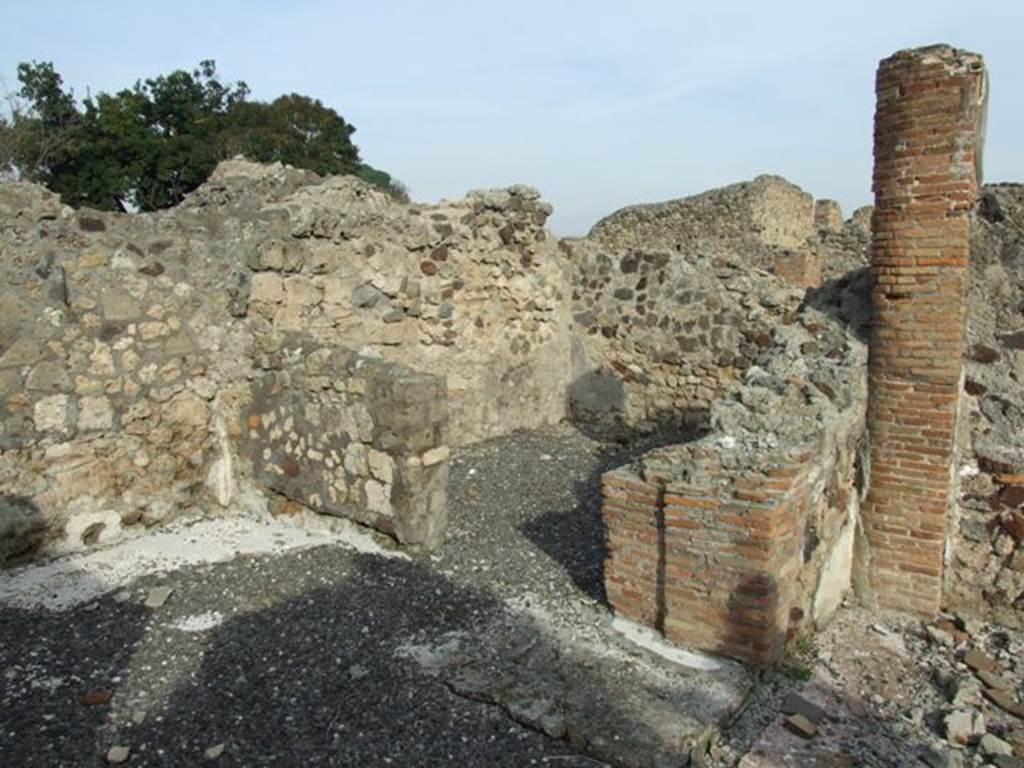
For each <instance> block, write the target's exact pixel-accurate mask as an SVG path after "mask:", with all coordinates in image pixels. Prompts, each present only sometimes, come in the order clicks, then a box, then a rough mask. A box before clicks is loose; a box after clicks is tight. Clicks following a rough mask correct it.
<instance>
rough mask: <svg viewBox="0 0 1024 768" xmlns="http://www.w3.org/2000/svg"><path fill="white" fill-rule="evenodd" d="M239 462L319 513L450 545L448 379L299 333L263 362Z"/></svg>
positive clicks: (422, 542)
mask: <svg viewBox="0 0 1024 768" xmlns="http://www.w3.org/2000/svg"><path fill="white" fill-rule="evenodd" d="M262 360H263V365H264V366H266V370H264V371H263V372H262V373H261V374H259V375H258V376H257V378H256V379H255V381H254V387H253V399H252V403H251V404H250V406H249V407H248V408H247V409H246V411H245V426H244V429H243V433H242V437H241V439H240V441H239V458H240V460H241V461H244V462H250V463H251V465H252V473H253V476H254V477H255V478H256V480H257V482H258V483H259V484H260V485H261V486H263V487H266V488H269V489H271V490H273V491H275V492H277V493H279V494H281V495H283V496H285V497H287V498H289V499H292V500H293V501H297V502H299V503H300V504H302V505H303V506H305V507H307V508H309V509H312V510H314V511H316V512H319V513H322V514H328V515H335V516H339V517H345V518H348V519H351V520H355V521H356V522H359V523H362V524H364V525H368V526H371V527H374V528H377V529H378V530H381V531H383V532H385V533H388V534H390V535H393V536H394V537H395V538H396V539H398V541H399V542H401V543H402V544H407V545H413V546H417V547H421V548H423V549H427V550H431V549H435V548H437V547H438V546H439V545H440V544H441V543H442V542H443V540H444V531H445V527H446V523H447V515H448V510H447V499H446V486H447V480H448V456H449V453H450V449H449V447H448V445H447V441H446V440H447V428H448V402H447V397H446V392H445V383H444V380H443V379H441V378H439V377H437V376H432V375H430V374H424V373H418V372H416V371H413V370H411V369H408V368H406V367H405V366H402V365H399V364H396V363H387V362H383V361H381V360H378V359H374V358H366V357H362V356H360V355H357V354H356V353H354V352H352V351H350V350H346V349H343V348H340V347H333V346H332V347H327V346H319V345H316V344H315V343H313V342H311V341H310V339H309V337H307V336H302V335H293V336H290V337H288V338H285V339H283V340H282V341H281V344H280V346H279V347H278V349H277V350H276V351H275V352H273V353H270V354H266V355H264V356H263V357H262Z"/></svg>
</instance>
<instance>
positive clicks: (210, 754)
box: [203, 741, 224, 760]
mask: <svg viewBox="0 0 1024 768" xmlns="http://www.w3.org/2000/svg"><path fill="white" fill-rule="evenodd" d="M203 754H204V755H205V756H206V759H207V760H216V759H217V758H218V757H220V756H221V755H222V754H224V742H223V741H222V742H221V743H220V744H214V745H213V746H212V747H207V749H206V751H205V752H203Z"/></svg>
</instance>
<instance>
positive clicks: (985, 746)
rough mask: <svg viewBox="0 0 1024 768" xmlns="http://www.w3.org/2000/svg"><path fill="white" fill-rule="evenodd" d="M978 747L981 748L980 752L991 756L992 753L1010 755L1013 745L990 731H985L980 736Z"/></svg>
mask: <svg viewBox="0 0 1024 768" xmlns="http://www.w3.org/2000/svg"><path fill="white" fill-rule="evenodd" d="M978 747H979V748H980V749H981V752H982V754H985V755H988V756H989V757H992V756H994V755H1012V754H1013V747H1011V746H1010V745H1009V744H1007V743H1006V742H1005V741H1003V740H1002V739H1000V738H999V737H998V736H993V735H992V734H991V733H986V734H985V735H984V736H982V737H981V741H980V742H979V743H978Z"/></svg>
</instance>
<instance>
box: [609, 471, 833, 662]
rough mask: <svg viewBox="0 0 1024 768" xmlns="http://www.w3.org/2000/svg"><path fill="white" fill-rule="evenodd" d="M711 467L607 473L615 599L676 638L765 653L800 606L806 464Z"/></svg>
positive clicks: (748, 656) (758, 656) (758, 657)
mask: <svg viewBox="0 0 1024 768" xmlns="http://www.w3.org/2000/svg"><path fill="white" fill-rule="evenodd" d="M811 458H812V457H811V456H810V455H809V454H808V455H803V456H795V457H793V458H792V460H791V462H788V463H780V464H778V465H776V466H774V467H771V468H769V469H766V471H764V472H749V473H745V474H742V475H733V476H730V475H729V474H728V473H723V474H722V475H717V476H716V475H715V474H714V473H711V474H709V475H708V476H707V478H706V482H701V483H700V484H683V483H678V482H668V483H664V482H661V481H659V480H657V479H653V480H652V481H646V482H645V481H644V479H641V478H640V477H638V476H637V475H634V474H632V473H631V472H629V471H628V470H622V469H619V470H615V471H613V472H609V473H607V474H605V475H604V477H603V478H602V485H603V490H604V505H603V507H602V516H603V519H604V523H605V530H606V537H607V538H606V542H607V551H608V557H607V561H606V577H605V584H606V589H607V592H608V600H609V602H610V603H611V605H612V607H613V608H614V609H615V610H616V612H618V613H619V614H621V615H622V616H625V617H626V618H629V619H632V620H634V621H638V622H640V623H643V624H646V625H650V626H654V627H656V628H658V629H660V630H661V631H663V632H664V634H665V636H666V637H668V638H669V639H670V640H674V641H677V642H680V643H684V644H686V645H689V646H691V647H695V648H699V649H702V650H706V651H714V652H717V653H723V654H726V655H728V656H732V657H735V658H739V659H743V660H746V661H752V662H758V663H766V662H770V661H772V660H773V659H775V658H776V657H777V656H778V655H779V653H780V651H781V650H782V647H783V644H784V643H785V640H786V635H787V630H788V628H789V615H790V611H791V609H792V608H793V607H794V606H795V596H796V585H797V576H798V571H799V569H800V565H801V559H800V554H801V551H802V545H803V531H804V529H805V527H806V521H807V516H808V514H809V511H810V507H811V504H810V495H809V492H808V491H809V479H810V476H811V475H812V474H813V472H811V471H809V470H808V468H807V467H806V464H807V463H808V462H809V461H810V460H811Z"/></svg>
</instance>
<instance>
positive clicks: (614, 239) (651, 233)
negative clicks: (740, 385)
mask: <svg viewBox="0 0 1024 768" xmlns="http://www.w3.org/2000/svg"><path fill="white" fill-rule="evenodd" d="M813 225H814V200H813V198H812V197H811V196H810V195H809V194H807V193H806V192H804V191H803V190H801V189H800V188H799V187H797V186H796V185H794V184H791V183H789V182H788V181H786V180H785V179H783V178H781V177H779V176H767V175H766V176H758V177H757V178H756V179H754V180H753V181H745V182H740V183H739V184H732V185H730V186H727V187H722V188H720V189H712V190H709V191H707V192H703V193H701V194H699V195H694V196H692V197H686V198H682V199H680V200H670V201H668V202H664V203H652V204H647V205H634V206H630V207H628V208H623V209H622V210H620V211H617V212H615V213H613V214H611V215H610V216H607V217H605V218H603V219H601V220H600V221H599V222H597V224H595V225H594V226H593V227H592V228H591V230H590V232H589V233H588V234H587V239H589V240H591V241H593V242H595V243H599V244H600V245H601V246H603V247H604V248H607V249H610V250H614V251H627V250H629V249H632V248H641V249H649V250H665V251H675V252H678V253H705V254H708V255H715V254H718V253H730V254H736V253H743V254H744V255H745V256H747V258H748V263H749V265H750V266H760V267H761V268H763V269H767V268H770V266H771V260H770V252H771V250H772V249H775V248H790V249H793V248H801V247H803V246H804V244H805V243H806V241H807V238H808V237H809V236H810V235H811V234H812V233H813Z"/></svg>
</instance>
